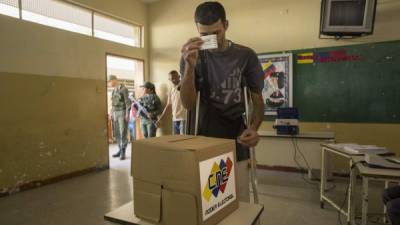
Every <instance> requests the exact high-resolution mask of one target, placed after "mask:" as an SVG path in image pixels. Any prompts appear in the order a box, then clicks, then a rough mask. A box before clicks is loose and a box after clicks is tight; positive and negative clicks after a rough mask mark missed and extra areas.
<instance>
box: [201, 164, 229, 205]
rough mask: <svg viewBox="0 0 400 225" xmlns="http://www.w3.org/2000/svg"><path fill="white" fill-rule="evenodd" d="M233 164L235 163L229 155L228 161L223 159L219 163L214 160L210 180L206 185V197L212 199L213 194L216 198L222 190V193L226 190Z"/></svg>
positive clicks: (204, 193)
mask: <svg viewBox="0 0 400 225" xmlns="http://www.w3.org/2000/svg"><path fill="white" fill-rule="evenodd" d="M232 166H233V163H232V160H231V159H230V158H229V157H228V158H227V159H226V161H224V160H222V159H221V161H220V163H219V165H218V164H217V163H216V162H214V164H213V166H212V168H211V172H210V175H209V176H208V181H207V183H206V185H205V186H204V191H203V197H204V199H206V200H207V201H210V199H211V197H212V196H214V197H215V198H216V197H217V196H218V194H219V193H220V192H221V193H222V194H223V193H224V192H225V188H226V184H227V183H228V180H229V175H230V174H231V170H232Z"/></svg>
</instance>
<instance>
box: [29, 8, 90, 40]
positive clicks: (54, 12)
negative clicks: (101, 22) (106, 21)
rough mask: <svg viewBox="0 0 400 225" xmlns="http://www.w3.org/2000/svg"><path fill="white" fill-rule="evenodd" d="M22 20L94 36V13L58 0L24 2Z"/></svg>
mask: <svg viewBox="0 0 400 225" xmlns="http://www.w3.org/2000/svg"><path fill="white" fill-rule="evenodd" d="M22 19H23V20H28V21H31V22H35V23H40V24H43V25H47V26H51V27H56V28H59V29H63V30H68V31H73V32H77V33H81V34H86V35H92V28H91V27H92V12H91V11H90V10H88V9H85V8H82V7H79V6H75V5H72V4H69V3H66V2H62V1H57V0H39V1H38V0H22Z"/></svg>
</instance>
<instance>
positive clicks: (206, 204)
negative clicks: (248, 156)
mask: <svg viewBox="0 0 400 225" xmlns="http://www.w3.org/2000/svg"><path fill="white" fill-rule="evenodd" d="M199 168H200V185H201V190H202V193H201V196H202V197H201V205H202V214H203V221H205V220H206V219H208V218H210V217H211V216H212V215H214V214H215V213H217V212H218V211H220V210H221V209H223V208H224V207H225V206H227V205H229V204H230V203H231V202H233V201H234V200H235V199H236V186H235V179H236V177H235V168H234V158H233V153H232V152H229V153H227V154H223V155H220V156H217V157H214V158H211V159H208V160H204V161H201V162H200V163H199Z"/></svg>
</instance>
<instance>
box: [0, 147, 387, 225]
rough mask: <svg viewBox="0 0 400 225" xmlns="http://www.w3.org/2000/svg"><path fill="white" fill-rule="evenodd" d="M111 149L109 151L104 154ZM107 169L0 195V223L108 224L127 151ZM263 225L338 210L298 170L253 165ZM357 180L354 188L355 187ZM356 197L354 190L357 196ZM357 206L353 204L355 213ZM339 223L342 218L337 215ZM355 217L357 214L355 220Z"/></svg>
mask: <svg viewBox="0 0 400 225" xmlns="http://www.w3.org/2000/svg"><path fill="white" fill-rule="evenodd" d="M113 153H114V151H111V152H110V155H111V154H113ZM110 167H111V168H110V170H106V171H102V172H97V173H92V174H88V175H84V176H80V177H76V178H73V179H69V180H65V181H62V182H59V183H56V184H51V185H47V186H44V187H40V188H37V189H33V190H29V191H25V192H21V193H18V194H15V195H12V196H9V197H4V198H0V224H2V225H3V224H4V225H72V224H73V225H97V224H104V225H111V224H113V223H109V222H106V221H104V220H103V216H104V214H105V213H107V212H109V211H111V210H113V209H115V208H118V207H119V206H121V205H123V204H125V203H127V202H129V201H131V200H132V180H131V177H130V154H128V160H125V161H119V160H118V159H111V163H110ZM258 177H259V183H260V184H259V193H260V201H261V203H262V204H264V206H265V209H264V213H263V214H262V216H261V224H263V225H337V224H340V222H339V220H338V213H337V212H336V211H335V210H334V209H333V208H332V207H330V206H326V207H325V209H323V210H322V209H320V203H319V190H318V185H316V184H309V183H307V182H305V181H304V180H303V179H302V175H301V174H299V173H285V172H276V171H267V170H259V171H258ZM329 184H330V185H335V186H336V187H335V188H334V189H332V190H331V191H330V192H329V193H330V195H331V196H332V197H333V198H335V199H336V200H337V201H338V202H342V201H343V195H344V193H345V192H344V189H345V188H346V186H347V183H346V179H343V178H336V179H335V182H334V183H329ZM359 185H360V184H358V186H357V190H358V193H359V192H360V190H361V187H360V186H359ZM371 186H372V187H371V189H370V198H371V199H370V213H371V216H370V219H369V220H370V223H369V224H379V223H375V222H374V220H375V221H376V220H378V216H376V215H374V213H379V214H380V213H381V212H382V211H381V210H382V204H381V201H380V194H381V189H382V186H383V185H382V184H380V183H374V184H372V185H371ZM357 199H358V200H357V202H358V203H360V201H359V195H358V197H357ZM360 214H361V213H360V207H358V209H357V215H358V216H359V215H360ZM342 221H343V222H342V223H343V224H346V223H345V220H344V218H342ZM357 222H358V223H360V220H357Z"/></svg>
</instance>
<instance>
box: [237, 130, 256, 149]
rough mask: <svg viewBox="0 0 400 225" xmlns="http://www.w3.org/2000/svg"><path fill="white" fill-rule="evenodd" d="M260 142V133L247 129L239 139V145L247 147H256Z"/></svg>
mask: <svg viewBox="0 0 400 225" xmlns="http://www.w3.org/2000/svg"><path fill="white" fill-rule="evenodd" d="M259 140H260V138H259V136H258V133H257V131H256V130H254V129H246V130H244V131H243V133H242V135H240V137H239V143H241V144H243V145H245V146H247V147H255V146H256V145H257V143H258V141H259Z"/></svg>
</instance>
